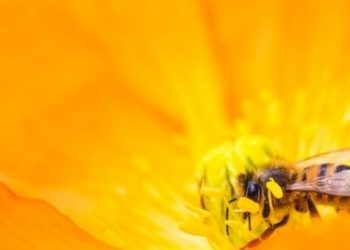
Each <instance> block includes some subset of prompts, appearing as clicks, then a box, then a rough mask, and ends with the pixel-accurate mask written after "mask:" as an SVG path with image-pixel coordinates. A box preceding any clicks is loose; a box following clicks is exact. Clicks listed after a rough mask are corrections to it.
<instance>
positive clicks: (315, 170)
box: [302, 163, 350, 209]
mask: <svg viewBox="0 0 350 250" xmlns="http://www.w3.org/2000/svg"><path fill="white" fill-rule="evenodd" d="M345 170H350V166H347V165H337V164H333V163H325V164H320V165H315V166H312V167H309V168H306V169H304V173H303V175H304V177H302V178H304V179H305V180H303V181H306V182H313V181H315V180H318V184H317V185H320V186H321V185H322V182H324V184H323V185H326V184H327V183H326V182H327V180H328V178H326V177H327V176H333V175H334V174H336V173H340V172H342V171H345ZM310 196H311V199H312V200H313V201H314V202H315V203H316V204H324V205H333V206H335V207H336V208H337V209H348V208H350V197H348V196H337V195H329V194H326V193H320V192H310Z"/></svg>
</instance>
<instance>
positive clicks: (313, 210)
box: [306, 193, 320, 218]
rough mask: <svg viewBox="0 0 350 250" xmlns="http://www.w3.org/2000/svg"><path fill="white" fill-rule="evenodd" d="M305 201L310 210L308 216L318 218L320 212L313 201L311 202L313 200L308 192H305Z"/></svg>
mask: <svg viewBox="0 0 350 250" xmlns="http://www.w3.org/2000/svg"><path fill="white" fill-rule="evenodd" d="M306 202H307V207H308V208H309V211H310V216H311V217H314V218H319V217H320V214H319V212H318V211H317V208H316V206H315V203H314V202H313V200H312V199H311V197H310V195H309V194H308V193H306Z"/></svg>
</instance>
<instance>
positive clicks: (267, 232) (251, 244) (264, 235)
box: [246, 214, 289, 248]
mask: <svg viewBox="0 0 350 250" xmlns="http://www.w3.org/2000/svg"><path fill="white" fill-rule="evenodd" d="M288 220H289V215H288V214H287V215H285V216H284V217H283V219H282V220H280V221H279V222H277V223H276V224H271V225H270V227H269V228H268V229H266V230H265V231H264V232H263V233H262V235H261V236H260V237H259V238H256V239H255V240H252V241H251V242H249V243H248V244H247V246H246V247H247V248H251V247H255V246H257V245H259V244H260V243H261V242H262V241H263V240H266V239H267V238H269V237H270V236H271V234H272V233H273V232H274V231H275V230H276V229H277V228H279V227H282V226H284V225H285V224H287V222H288Z"/></svg>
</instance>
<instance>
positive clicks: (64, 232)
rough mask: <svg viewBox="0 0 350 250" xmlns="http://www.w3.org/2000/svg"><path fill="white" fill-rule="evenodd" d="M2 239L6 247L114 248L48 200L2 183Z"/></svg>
mask: <svg viewBox="0 0 350 250" xmlns="http://www.w3.org/2000/svg"><path fill="white" fill-rule="evenodd" d="M0 242H1V249H4V250H24V249H26V250H29V249H36V250H47V249H52V250H62V249H65V250H69V249H71V250H73V249H84V250H112V249H115V248H112V247H109V246H107V245H105V244H104V243H102V242H100V241H98V240H96V239H95V238H93V237H92V236H90V235H89V234H87V233H86V232H84V231H83V230H81V229H80V228H78V227H77V226H76V225H75V224H74V223H72V221H70V220H69V219H68V218H67V217H65V216H64V215H62V214H60V213H59V212H58V211H57V210H56V209H54V208H53V207H51V206H50V205H48V204H47V203H45V202H42V201H39V200H33V199H26V198H22V197H19V196H17V195H15V194H14V193H13V192H12V191H11V190H9V189H8V188H7V187H6V186H5V185H3V184H0Z"/></svg>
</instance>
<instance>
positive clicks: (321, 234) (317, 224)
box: [254, 214, 350, 250]
mask: <svg viewBox="0 0 350 250" xmlns="http://www.w3.org/2000/svg"><path fill="white" fill-rule="evenodd" d="M349 225H350V216H349V215H348V214H341V215H339V216H337V217H336V218H334V219H332V220H331V221H320V220H314V221H313V222H312V223H311V225H310V226H308V227H298V228H293V227H292V226H286V227H283V228H280V229H278V230H277V231H276V232H275V233H274V234H273V235H272V236H271V237H270V238H269V239H268V240H266V241H264V242H263V243H262V244H261V245H260V246H259V247H257V248H254V249H256V250H259V249H269V250H275V249H276V250H277V249H284V250H287V249H290V250H295V249H348V248H349Z"/></svg>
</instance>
